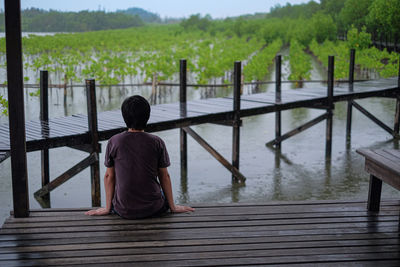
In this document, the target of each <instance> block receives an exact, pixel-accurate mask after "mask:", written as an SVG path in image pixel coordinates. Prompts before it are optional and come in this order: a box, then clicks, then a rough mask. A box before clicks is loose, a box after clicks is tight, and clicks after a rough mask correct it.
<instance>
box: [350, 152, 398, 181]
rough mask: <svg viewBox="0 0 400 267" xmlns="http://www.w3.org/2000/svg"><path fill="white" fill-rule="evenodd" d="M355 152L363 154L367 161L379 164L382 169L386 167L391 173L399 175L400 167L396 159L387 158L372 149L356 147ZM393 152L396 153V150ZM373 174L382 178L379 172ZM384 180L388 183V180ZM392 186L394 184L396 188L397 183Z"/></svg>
mask: <svg viewBox="0 0 400 267" xmlns="http://www.w3.org/2000/svg"><path fill="white" fill-rule="evenodd" d="M357 152H358V153H359V154H361V155H363V156H364V157H366V159H368V160H369V161H371V162H373V163H374V164H376V166H379V167H380V168H382V169H387V171H389V172H392V173H393V174H395V175H397V176H398V175H400V167H399V164H398V162H397V161H396V160H388V159H387V157H385V156H382V155H380V154H378V153H377V152H375V151H374V150H369V149H358V150H357ZM379 153H380V152H379ZM395 153H397V152H395ZM389 157H390V156H389ZM375 176H378V177H379V178H380V179H383V177H381V175H379V174H375ZM390 180H392V179H390ZM384 182H386V183H388V182H389V181H387V180H384ZM392 186H395V187H396V188H397V186H398V185H397V183H396V184H394V185H392Z"/></svg>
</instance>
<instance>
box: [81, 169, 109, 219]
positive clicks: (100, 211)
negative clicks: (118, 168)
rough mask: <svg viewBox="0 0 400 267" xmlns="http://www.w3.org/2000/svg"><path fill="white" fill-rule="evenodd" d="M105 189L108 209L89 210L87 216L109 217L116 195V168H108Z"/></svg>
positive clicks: (105, 176)
mask: <svg viewBox="0 0 400 267" xmlns="http://www.w3.org/2000/svg"><path fill="white" fill-rule="evenodd" d="M104 188H105V190H106V207H105V208H98V209H95V210H89V211H87V212H85V214H86V215H108V214H109V213H110V211H111V205H112V200H113V198H114V193H115V169H114V167H111V168H107V170H106V174H105V175H104Z"/></svg>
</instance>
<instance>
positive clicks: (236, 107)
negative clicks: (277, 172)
mask: <svg viewBox="0 0 400 267" xmlns="http://www.w3.org/2000/svg"><path fill="white" fill-rule="evenodd" d="M241 77H242V62H240V61H236V62H235V65H234V77H233V79H234V82H233V112H234V114H233V129H232V130H233V131H232V165H233V167H235V168H236V169H238V170H239V156H240V87H241ZM232 180H233V181H235V182H237V181H238V179H237V178H236V177H235V176H234V175H232Z"/></svg>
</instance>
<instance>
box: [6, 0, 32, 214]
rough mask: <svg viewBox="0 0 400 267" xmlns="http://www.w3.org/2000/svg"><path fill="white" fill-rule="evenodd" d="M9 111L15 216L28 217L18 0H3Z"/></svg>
mask: <svg viewBox="0 0 400 267" xmlns="http://www.w3.org/2000/svg"><path fill="white" fill-rule="evenodd" d="M4 10H5V26H6V59H7V81H8V111H9V125H10V126H9V127H10V149H11V170H12V188H13V206H14V217H16V218H20V217H29V190H28V170H27V160H26V136H25V110H24V109H25V108H24V94H23V87H24V84H23V73H22V43H21V1H20V0H5V1H4Z"/></svg>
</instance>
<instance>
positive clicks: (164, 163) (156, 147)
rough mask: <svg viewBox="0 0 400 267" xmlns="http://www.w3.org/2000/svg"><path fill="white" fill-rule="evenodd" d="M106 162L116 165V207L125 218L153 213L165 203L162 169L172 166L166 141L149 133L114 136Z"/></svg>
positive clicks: (110, 142) (106, 163)
mask: <svg viewBox="0 0 400 267" xmlns="http://www.w3.org/2000/svg"><path fill="white" fill-rule="evenodd" d="M104 165H105V166H106V167H114V168H115V193H114V199H113V202H112V204H113V207H114V209H115V211H116V212H117V213H118V214H119V215H121V216H122V217H124V218H127V219H134V218H143V217H148V216H151V215H152V214H154V213H156V212H157V211H159V210H160V209H161V208H162V207H163V206H164V202H165V200H164V198H163V197H162V193H161V187H160V185H159V183H158V181H157V176H158V169H159V168H166V167H168V166H169V165H170V161H169V156H168V152H167V149H166V147H165V143H164V142H163V140H162V139H161V138H159V137H158V136H155V135H152V134H149V133H145V132H128V131H126V132H123V133H120V134H116V135H114V136H113V137H111V138H110V140H109V141H108V144H107V149H106V156H105V161H104Z"/></svg>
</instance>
